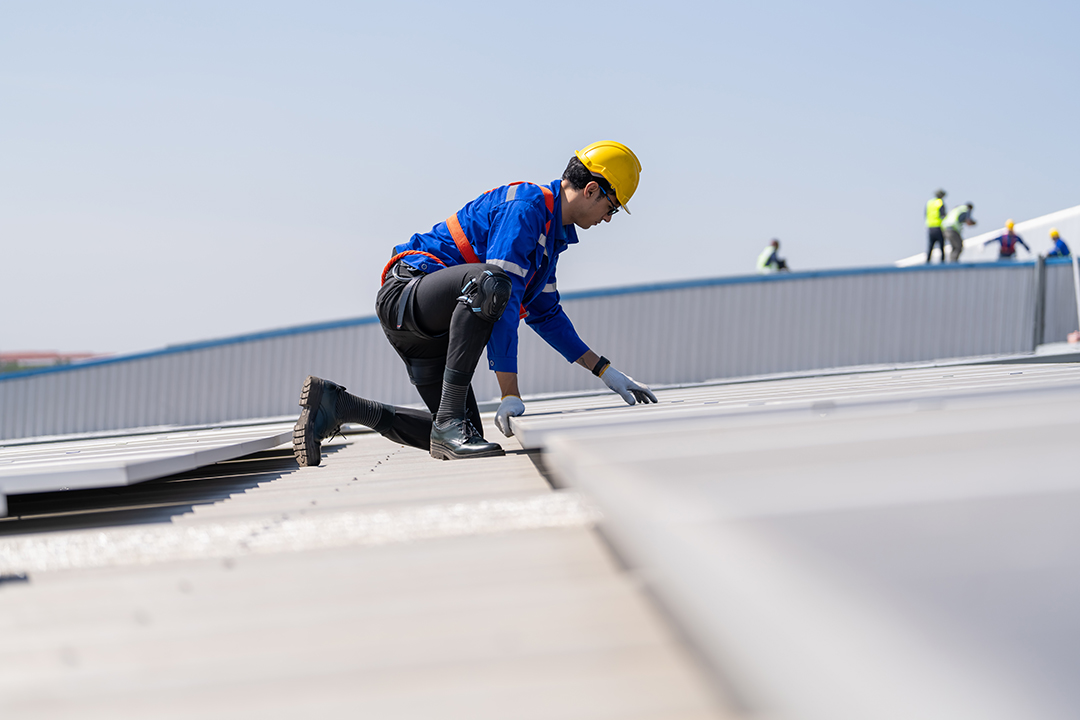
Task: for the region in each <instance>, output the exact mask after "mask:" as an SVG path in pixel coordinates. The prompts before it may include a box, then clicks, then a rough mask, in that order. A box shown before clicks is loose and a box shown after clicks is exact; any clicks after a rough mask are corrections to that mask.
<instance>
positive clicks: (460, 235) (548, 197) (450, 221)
mask: <svg viewBox="0 0 1080 720" xmlns="http://www.w3.org/2000/svg"><path fill="white" fill-rule="evenodd" d="M510 184H511V185H524V184H525V182H524V181H523V180H519V181H518V182H512V183H510ZM529 184H530V185H532V184H533V183H529ZM537 187H539V188H540V190H541V191H542V192H543V193H544V204H545V205H547V209H548V212H549V213H554V212H555V194H554V193H553V192H551V190H550V189H549V188H547V187H545V186H543V185H538V186H537ZM494 190H498V188H492V189H491V190H488V192H492V191H494ZM484 194H485V195H486V194H487V193H484ZM446 228H447V229H448V230H449V231H450V237H452V238H453V239H454V244H455V245H457V249H458V252H459V253H461V257H463V258H465V262H467V263H469V264H474V263H479V262H480V258H478V257H477V256H476V251H474V250H473V246H472V243H471V242H469V238H468V237H467V236H466V235H465V231H464V230H462V229H461V221H460V220H458V216H457V213H454V214H453V215H451V216H450V217H448V218H446ZM550 232H551V221H550V220H548V221H547V224H545V225H544V235H545V236H547V235H548V233H550ZM406 255H425V256H427V257H429V258H431V259H432V260H434V261H435V262H437V263H439V264H440V265H442V266H443V267H446V263H444V262H443V261H442V260H440V259H439V258H437V257H435V256H434V255H432V254H431V253H428V252H424V251H423V250H406V251H405V252H400V253H398V254H397V255H395V256H394V257H392V258H390V262H388V263H386V267H384V268H383V271H382V280H381V283H385V282H386V274H387V273H388V272H390V268H392V267H393V266H394V263H396V262H397V261H398V260H400V259H401V258H403V257H405V256H406ZM529 280H532V278H529ZM381 283H380V284H381ZM525 284H526V285H528V282H526V283H525ZM528 314H529V313H528V311H527V310H525V306H524V305H522V306H521V313H520V317H525V316H526V315H528Z"/></svg>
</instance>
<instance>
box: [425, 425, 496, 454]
mask: <svg viewBox="0 0 1080 720" xmlns="http://www.w3.org/2000/svg"><path fill="white" fill-rule="evenodd" d="M505 454H506V453H505V452H503V449H502V446H501V445H498V444H496V443H493V442H488V441H487V440H485V439H484V438H483V436H482V435H481V434H480V433H479V432H477V430H476V428H474V427H473V426H472V423H471V422H469V421H468V420H451V421H450V422H449V423H447V424H445V425H443V424H441V423H438V422H433V423H432V424H431V457H433V458H435V459H436V460H465V459H467V458H482V457H498V456H500V455H505Z"/></svg>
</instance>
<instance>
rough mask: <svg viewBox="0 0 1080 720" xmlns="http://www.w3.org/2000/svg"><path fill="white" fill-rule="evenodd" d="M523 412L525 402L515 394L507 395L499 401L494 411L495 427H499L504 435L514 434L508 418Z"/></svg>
mask: <svg viewBox="0 0 1080 720" xmlns="http://www.w3.org/2000/svg"><path fill="white" fill-rule="evenodd" d="M524 414H525V403H523V402H521V398H519V397H518V396H517V395H507V396H506V397H504V398H503V399H502V402H501V403H499V409H498V410H497V411H496V412H495V427H497V428H499V432H501V433H502V434H503V435H505V436H506V437H510V436H511V435H513V434H514V430H513V428H511V427H510V418H512V417H517V416H518V415H524Z"/></svg>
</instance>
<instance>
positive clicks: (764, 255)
mask: <svg viewBox="0 0 1080 720" xmlns="http://www.w3.org/2000/svg"><path fill="white" fill-rule="evenodd" d="M779 253H780V241H779V240H777V239H776V238H773V239H772V241H771V242H770V243H769V244H768V245H767V246H766V247H765V249H764V250H762V251H761V254H760V255H758V259H757V271H758V272H759V273H760V274H762V275H768V274H770V273H774V272H780V271H781V270H784V271H786V270H787V269H788V266H787V261H786V260H783V259H782V258H781V257H780V254H779Z"/></svg>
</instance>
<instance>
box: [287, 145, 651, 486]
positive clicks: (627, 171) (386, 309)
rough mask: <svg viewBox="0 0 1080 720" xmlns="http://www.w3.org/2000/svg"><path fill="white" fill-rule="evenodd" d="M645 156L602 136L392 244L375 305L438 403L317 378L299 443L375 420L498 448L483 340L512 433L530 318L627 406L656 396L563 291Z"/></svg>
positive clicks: (313, 460)
mask: <svg viewBox="0 0 1080 720" xmlns="http://www.w3.org/2000/svg"><path fill="white" fill-rule="evenodd" d="M640 173H641V164H640V163H639V162H638V159H637V156H635V155H634V153H633V152H631V150H630V149H629V148H628V147H626V146H625V145H622V144H621V143H617V142H612V141H602V142H597V143H593V144H592V145H589V146H587V147H585V148H584V149H582V150H580V151H578V152H577V153H575V155H574V157H572V158H570V162H569V164H568V165H567V166H566V170H565V171H564V172H563V175H562V178H561V179H559V180H555V181H554V182H552V183H550V184H548V185H534V184H532V183H521V182H518V183H512V184H510V185H504V186H502V187H498V188H495V189H494V190H490V191H488V192H486V193H484V194H483V195H480V196H479V197H478V198H476V199H475V200H473V201H472V202H470V203H468V204H467V205H465V207H463V208H462V209H461V210H459V211H457V212H456V213H454V214H453V215H451V216H450V217H448V218H447V219H446V220H445V221H443V222H441V223H439V224H438V225H436V226H435V227H433V228H432V229H431V231H429V232H426V233H417V234H416V235H413V236H412V238H410V239H409V241H408V242H406V243H403V244H401V245H398V246H397V247H395V248H394V252H393V257H391V259H390V262H389V263H387V265H386V267H385V268H384V269H383V273H382V283H383V284H382V287H381V288H380V290H379V294H378V296H377V298H376V300H375V312H376V314H377V315H378V317H379V322H380V324H381V325H382V328H383V332H384V333H385V334H386V337H387V340H389V341H390V345H391V346H393V348H394V350H396V351H397V353H398V355H400V356H401V359H402V360H403V361H404V362H405V367H406V370H407V372H408V373H409V379H410V380H411V381H412V384H413V385H414V386H415V387H416V390H417V392H418V393H419V394H420V397H421V398H422V399H423V401H424V404H425V405H426V406H427V408H428V410H429V411H430V412H424V411H422V410H415V409H411V408H403V407H394V406H392V405H387V404H384V403H380V402H377V401H374V400H368V399H365V398H362V397H357V396H356V395H352V394H350V393H347V392H345V388H344V387H342V386H341V385H338V384H336V383H333V382H330V381H329V380H323V379H321V378H317V377H314V376H310V377H308V378H307V380H306V381H305V382H304V387H303V389H302V390H301V394H300V406H301V408H302V409H301V412H300V418H299V420H297V423H296V426H295V428H294V430H293V451H294V453H295V455H296V459H297V461H298V462H299V463H300V465H318V464H319V462H320V460H321V452H322V450H321V443H322V441H323V440H325V439H326V438H328V437H330V436H331V435H333V434H334V433H335V432H336V431H337V430H338V428H340V427H341V425H342V424H343V423H359V424H362V425H365V426H367V427H370V428H373V429H374V430H376V431H377V432H379V433H381V434H382V435H384V436H385V437H387V438H388V439H390V440H393V441H394V442H398V443H402V444H405V445H411V446H413V447H418V448H423V449H425V450H428V451H430V452H431V455H432V457H435V458H439V459H443V460H451V459H460V458H474V457H489V456H494V455H502V454H503V450H502V447H500V446H499V445H498V444H496V443H492V442H488V441H487V440H485V439H484V436H483V433H482V431H481V428H482V425H481V422H480V411H479V408H478V407H477V404H476V398H475V396H474V395H473V390H472V377H473V372H474V371H475V370H476V365H477V363H478V362H479V360H480V355H481V353H482V352H483V350H484V348H485V347H487V356H488V366H489V367H490V369H491V370H493V371H495V374H496V376H497V378H498V381H499V388H500V390H501V391H502V402H501V404H500V405H499V409H498V412H497V413H496V415H495V425H496V426H497V427H498V429H499V430H500V431H501V432H502V433H503V434H504V435H506V436H507V437H509V436H510V435H512V434H513V430H512V429H511V426H510V418H511V417H515V416H518V415H522V414H523V413H524V412H525V404H524V403H523V402H522V400H521V393H520V390H519V388H518V375H517V347H518V337H517V333H518V327H519V324H520V321H521V319H524V320H525V322H526V324H528V325H529V326H531V327H532V328H533V329H534V330H535V331H536V332H537V333H539V334H540V336H541V337H542V338H543V339H544V340H545V341H546V342H547V343H548V344H549V345H551V347H552V348H554V349H555V350H556V351H557V352H559V353H560V354H561V355H562V356H563V357H564V358H566V360H567V361H569V362H575V363H577V364H578V365H581V366H583V367H584V368H586V369H588V370H591V371H592V373H593V374H594V375H596V376H597V377H599V378H600V379H601V380H602V381H603V382H604V383H605V384H606V385H607V386H608V387H609V388H610V389H611V390H612V391H614V392H616V393H618V394H619V395H620V396H621V397H622V398H623V399H624V400H625V401H626V402H627V403H628V404H630V405H634V404H635V403H639V402H640V403H650V402H656V396H655V395H653V393H652V391H651V390H649V388H648V386H646V385H642V384H641V383H638V382H635V381H634V379H633V378H631V377H629V376H628V375H624V374H623V373H621V372H619V371H618V370H616V369H615V368H614V367H612V365H611V363H610V362H609V361H608V360H607V358H604V357H601V356H599V355H597V354H596V353H594V352H593V351H592V350H590V349H589V346H588V345H586V344H585V343H584V342H583V341H582V340H581V338H580V337H578V334H577V332H576V331H575V330H574V326H573V324H571V322H570V319H569V318H568V317H567V316H566V313H565V312H563V309H562V306H561V305H560V303H559V292H558V290H557V289H556V277H555V275H556V272H555V271H556V265H557V264H558V261H559V256H560V255H561V254H562V253H563V252H564V251H565V250H566V249H567V248H569V247H570V246H571V245H573V244H575V243H577V242H578V237H577V229H578V228H580V229H588V228H590V227H593V226H595V225H598V224H599V223H601V222H610V221H611V218H612V217H613V216H614V215H615V214H616V213H618V212H619V211H620V210H626V211H627V213H629V209H628V208H627V207H626V203H627V201H629V200H630V198H631V197H633V195H634V192H635V191H636V190H637V186H638V179H639V176H640Z"/></svg>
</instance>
